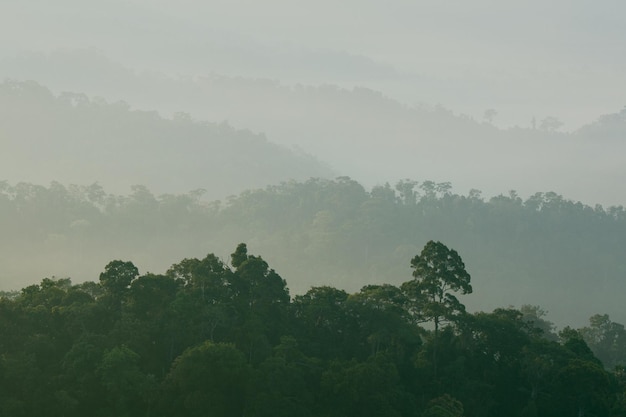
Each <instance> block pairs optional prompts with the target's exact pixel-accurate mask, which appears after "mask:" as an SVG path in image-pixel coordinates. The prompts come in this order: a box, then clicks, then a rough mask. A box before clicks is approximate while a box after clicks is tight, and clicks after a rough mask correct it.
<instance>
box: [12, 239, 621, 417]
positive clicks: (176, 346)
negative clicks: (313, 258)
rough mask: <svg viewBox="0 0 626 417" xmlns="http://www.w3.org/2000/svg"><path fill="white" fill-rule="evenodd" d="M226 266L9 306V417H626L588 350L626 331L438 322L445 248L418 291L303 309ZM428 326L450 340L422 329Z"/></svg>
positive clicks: (488, 318) (506, 319)
mask: <svg viewBox="0 0 626 417" xmlns="http://www.w3.org/2000/svg"><path fill="white" fill-rule="evenodd" d="M426 249H427V250H426ZM431 249H432V250H431ZM231 259H232V265H231V266H228V265H226V264H224V263H223V262H222V261H220V260H219V258H217V257H216V256H215V255H214V254H209V255H207V256H206V257H204V258H202V259H197V258H186V259H183V260H182V261H181V262H179V263H177V264H174V265H172V267H171V268H170V269H169V270H168V271H167V273H166V274H165V275H157V274H152V273H147V274H144V275H140V276H138V272H137V269H136V268H135V267H134V265H133V264H132V263H130V262H121V261H113V262H111V263H109V264H108V265H107V267H106V268H105V271H104V272H103V273H102V275H101V276H102V280H101V283H90V284H80V285H73V284H72V283H71V281H70V280H69V279H49V278H46V279H44V280H42V281H41V283H40V284H37V285H32V286H28V287H26V288H24V289H23V290H22V291H21V292H20V293H19V294H18V295H16V296H15V297H13V298H1V299H0V332H1V334H2V338H0V416H1V417H4V416H7V417H14V416H18V417H21V416H24V417H26V416H32V415H49V416H53V417H57V416H59V417H61V416H63V417H79V416H84V415H94V416H142V415H145V416H164V417H165V416H171V415H176V416H206V415H211V416H229V417H230V416H260V417H263V416H292V415H298V416H304V417H307V416H311V417H312V416H326V417H332V416H337V417H339V416H346V415H362V416H381V415H384V416H403V417H404V416H407V417H409V416H410V417H417V416H437V417H443V416H445V417H453V416H462V415H481V416H486V417H492V416H493V417H497V416H503V415H507V416H520V417H521V416H544V415H545V416H561V415H562V416H569V415H571V416H575V415H583V414H584V415H597V416H620V415H624V413H626V406H625V404H626V401H624V393H625V392H626V378H624V375H623V372H621V371H620V368H617V369H616V370H615V371H614V372H611V371H608V370H607V369H605V367H603V365H602V363H601V362H600V360H598V358H596V356H594V353H593V351H592V349H590V347H593V346H594V345H593V344H592V343H591V342H593V341H596V342H597V346H595V348H597V349H599V350H598V351H600V352H601V351H602V350H601V348H602V347H603V346H614V344H615V343H616V341H619V340H620V339H619V337H620V335H621V333H620V331H621V330H620V329H623V326H621V325H620V324H618V323H613V322H611V321H610V320H609V318H608V316H604V315H597V316H593V317H592V318H591V321H590V326H589V327H588V328H584V329H581V330H573V329H571V328H565V329H563V330H562V331H561V332H560V334H559V338H560V339H559V341H558V342H557V341H554V340H551V339H550V338H546V337H545V335H544V334H543V333H542V332H541V331H540V330H541V328H547V329H552V327H551V326H550V325H549V323H542V322H539V324H540V325H541V327H538V326H537V321H536V320H537V319H541V317H542V316H543V313H542V311H541V310H540V309H539V308H533V307H528V306H526V307H524V308H523V309H522V310H516V309H513V308H499V309H496V310H494V311H492V312H490V313H486V312H479V313H474V314H469V313H467V312H465V313H463V314H461V313H460V312H462V311H463V309H462V308H459V306H455V305H452V304H446V305H445V306H446V308H448V307H447V306H448V305H450V306H453V307H454V308H453V309H451V310H450V311H449V312H448V310H446V308H444V309H441V310H437V309H433V308H430V307H428V304H427V302H442V303H444V304H445V303H446V294H447V292H448V291H454V290H459V291H460V292H463V291H465V292H469V291H470V289H471V286H469V275H468V274H467V273H466V272H465V271H464V267H463V263H462V261H461V260H460V257H459V256H458V254H457V253H456V252H455V251H454V250H452V249H448V248H447V247H445V246H444V245H443V244H441V243H435V242H431V243H429V244H427V246H426V248H425V250H424V251H422V252H421V253H420V255H418V256H416V257H415V258H414V262H413V265H414V271H415V273H414V277H413V280H412V281H409V282H412V283H413V284H411V285H410V286H403V287H402V288H399V287H397V286H394V285H391V284H372V285H366V286H364V287H362V288H361V290H360V291H358V292H355V293H348V292H347V291H345V290H341V289H337V288H334V287H331V286H321V287H313V288H311V289H310V290H309V291H307V292H306V293H305V294H303V295H297V296H295V297H294V299H293V300H291V299H290V297H289V292H288V290H287V287H286V282H285V280H283V279H282V278H281V277H280V276H279V275H278V274H277V273H276V272H275V271H274V270H273V269H271V268H270V267H269V265H268V263H267V262H266V261H264V260H263V258H261V257H260V256H255V255H252V254H249V253H248V247H247V245H245V244H240V245H238V246H237V248H236V249H235V251H234V253H233V257H232V258H231ZM421 281H424V282H428V285H425V284H424V285H421ZM407 288H409V289H411V290H414V291H413V292H409V291H407ZM417 290H419V291H421V292H423V293H424V294H423V295H422V293H421V292H417ZM429 291H430V292H429ZM112 297H115V300H116V301H117V303H116V304H115V307H116V308H115V309H113V308H111V307H112V303H111V300H112ZM418 301H419V303H418ZM432 311H436V312H440V311H441V312H443V313H445V314H450V316H445V317H444V316H442V318H443V319H444V320H451V319H454V326H452V325H447V326H442V328H441V329H436V328H435V329H433V328H432V327H430V328H424V327H421V319H423V318H428V317H429V316H428V314H431V312H432ZM585 338H588V339H589V340H590V344H589V345H588V344H587V343H586V342H585Z"/></svg>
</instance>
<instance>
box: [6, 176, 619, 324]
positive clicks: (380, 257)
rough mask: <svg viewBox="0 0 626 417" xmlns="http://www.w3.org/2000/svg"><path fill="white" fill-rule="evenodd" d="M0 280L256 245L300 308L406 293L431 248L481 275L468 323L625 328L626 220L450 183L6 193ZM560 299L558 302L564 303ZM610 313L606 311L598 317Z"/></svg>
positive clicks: (18, 189) (614, 211)
mask: <svg viewBox="0 0 626 417" xmlns="http://www.w3.org/2000/svg"><path fill="white" fill-rule="evenodd" d="M0 213H1V216H0V225H1V227H2V230H3V233H2V234H1V235H0V246H1V247H2V251H0V261H1V262H0V265H1V267H0V279H1V282H2V285H3V288H0V289H2V290H5V291H9V290H16V289H18V288H20V287H22V286H25V285H27V284H31V283H36V282H38V281H39V280H41V279H42V278H43V277H50V276H56V277H71V278H72V280H73V281H74V282H77V283H80V282H83V281H90V280H94V279H96V278H97V277H98V274H99V273H100V268H102V265H105V264H106V263H107V262H108V261H109V260H110V259H120V258H130V259H133V261H134V262H135V263H136V264H137V265H138V267H139V268H140V269H141V270H142V271H146V270H147V271H158V270H165V269H166V268H167V267H168V266H169V265H171V264H172V263H174V262H176V261H177V259H180V258H183V257H187V256H189V255H191V256H195V257H202V256H203V254H204V253H206V252H212V253H216V254H217V255H218V257H219V258H227V257H228V254H229V253H230V251H231V250H232V249H229V248H230V247H232V246H233V245H235V244H236V243H237V242H248V243H250V244H252V245H254V247H256V248H258V250H259V251H261V252H262V253H263V254H264V257H265V258H266V259H268V261H269V262H271V264H272V265H274V266H275V268H276V269H277V270H280V271H282V272H283V273H284V274H285V275H286V276H289V277H291V279H290V288H291V289H292V294H303V293H304V292H306V291H307V290H308V288H310V287H311V286H323V285H332V286H337V287H339V288H341V289H344V290H346V291H349V292H354V291H358V290H359V289H360V288H361V287H362V286H363V285H368V284H376V283H379V282H381V281H384V282H389V283H391V284H394V285H400V284H401V283H403V282H404V281H405V280H406V277H407V276H409V275H410V273H411V270H410V265H409V264H408V263H407V262H406V260H407V259H411V258H412V257H413V256H415V254H416V253H418V252H419V250H420V248H421V247H422V246H423V245H424V244H425V243H426V242H427V241H428V240H439V241H442V242H446V243H447V244H449V245H450V246H451V247H453V248H455V249H456V250H458V252H459V253H462V254H463V259H464V262H465V264H466V265H467V267H468V268H469V269H470V270H471V271H473V282H472V286H473V287H474V289H475V295H474V296H473V297H471V299H470V300H468V301H467V307H468V309H469V310H470V311H477V310H481V309H482V310H488V311H489V310H492V309H494V308H496V307H499V306H509V305H512V306H517V307H518V308H519V307H520V306H521V305H523V304H531V305H539V306H542V307H543V308H545V309H546V310H548V311H549V314H550V319H551V320H553V321H554V322H556V323H558V325H559V326H565V325H575V326H583V325H584V324H585V323H587V319H588V318H589V317H590V316H592V315H594V314H609V315H610V317H612V318H614V319H615V320H617V321H618V322H626V316H624V311H623V309H621V308H620V306H621V304H622V303H621V301H622V300H621V296H620V294H622V293H624V291H626V288H625V286H626V282H625V281H624V276H625V275H626V260H625V259H624V257H623V253H622V252H623V251H622V248H623V247H625V246H626V241H625V239H626V212H625V211H624V208H623V207H621V206H618V207H608V208H603V207H601V206H595V207H591V206H587V205H585V204H582V203H580V202H574V201H571V200H568V199H566V198H564V197H562V196H561V195H559V194H556V193H554V192H542V193H536V194H534V195H532V196H530V197H528V198H526V199H523V198H522V197H520V196H519V195H517V193H515V192H511V193H509V194H508V195H499V196H495V197H491V198H485V197H483V196H482V195H481V193H480V192H479V191H477V190H472V191H470V192H469V193H468V194H467V195H461V194H456V193H454V192H453V191H452V186H451V184H449V183H435V182H433V181H415V180H402V181H398V182H397V183H396V184H394V185H393V186H392V185H389V184H384V185H379V186H375V187H373V188H371V189H369V190H368V189H366V188H365V187H364V186H362V185H361V184H359V183H358V182H356V181H354V180H351V179H350V178H347V177H339V178H337V179H334V180H325V179H310V180H307V181H303V182H297V181H291V182H285V183H282V184H280V185H275V186H270V187H267V188H264V189H256V190H250V191H246V192H243V193H241V194H239V195H235V196H232V197H231V198H230V199H228V200H226V201H221V202H220V201H210V202H209V201H207V200H206V199H205V198H204V197H203V193H202V191H201V190H199V191H194V192H190V193H187V194H161V195H155V194H153V193H152V192H151V191H150V190H149V189H148V188H147V187H145V186H134V187H133V189H132V192H131V193H130V194H128V195H116V194H109V193H107V192H106V190H105V189H104V188H103V187H101V186H100V185H98V184H97V183H95V184H92V185H86V186H84V185H81V186H78V185H69V186H65V185H62V184H60V183H56V182H54V183H51V184H50V185H49V186H42V185H35V184H30V183H18V184H15V185H11V184H9V183H7V182H4V183H0ZM555 294H558V299H557V298H555ZM600 308H601V310H598V309H600Z"/></svg>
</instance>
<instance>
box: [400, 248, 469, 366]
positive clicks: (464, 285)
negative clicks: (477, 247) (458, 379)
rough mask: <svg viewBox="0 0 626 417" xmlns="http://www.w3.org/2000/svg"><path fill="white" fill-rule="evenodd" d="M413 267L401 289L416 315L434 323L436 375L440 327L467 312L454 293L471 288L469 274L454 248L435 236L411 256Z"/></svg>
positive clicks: (422, 319)
mask: <svg viewBox="0 0 626 417" xmlns="http://www.w3.org/2000/svg"><path fill="white" fill-rule="evenodd" d="M411 268H412V269H413V279H412V280H410V281H407V282H405V283H404V284H402V290H403V291H404V292H405V293H406V295H407V296H408V297H409V299H410V300H411V301H412V304H413V308H412V310H413V313H414V315H415V317H416V319H417V320H418V321H422V322H426V321H427V322H432V323H433V325H434V329H435V332H434V339H433V343H434V346H433V368H434V373H435V376H436V374H437V338H438V336H439V328H440V326H441V325H442V324H443V323H446V322H451V321H454V320H455V319H456V318H458V317H459V316H460V315H463V314H464V313H465V306H464V305H463V304H461V302H460V301H459V300H458V299H457V298H456V296H455V295H454V294H453V293H456V292H460V293H461V294H470V293H471V292H472V286H471V285H470V274H469V273H468V272H467V271H466V270H465V264H464V263H463V260H462V259H461V257H460V256H459V254H458V253H457V252H456V251H455V250H454V249H448V247H447V246H446V245H444V244H443V243H441V242H435V241H432V240H431V241H429V242H428V243H427V244H426V246H424V248H423V249H422V251H421V253H420V254H419V255H416V256H415V257H414V258H413V259H412V260H411Z"/></svg>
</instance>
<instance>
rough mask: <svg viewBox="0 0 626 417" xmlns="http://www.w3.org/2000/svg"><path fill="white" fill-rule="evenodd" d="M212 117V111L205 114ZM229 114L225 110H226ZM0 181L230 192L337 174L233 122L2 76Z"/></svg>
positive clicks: (218, 194)
mask: <svg viewBox="0 0 626 417" xmlns="http://www.w3.org/2000/svg"><path fill="white" fill-rule="evenodd" d="M207 117H208V118H210V115H207ZM220 120H223V119H220ZM0 148H2V149H3V150H10V152H0V166H1V167H2V172H1V173H0V180H7V179H8V180H15V181H32V182H48V181H50V180H55V181H59V182H62V183H78V182H80V183H91V182H96V181H98V182H100V183H101V184H105V185H107V186H108V188H109V189H114V190H116V191H117V192H125V191H126V190H128V188H129V187H130V186H131V185H133V184H144V185H146V186H149V187H150V188H151V189H154V190H158V191H159V192H185V191H188V190H192V189H199V188H203V189H206V190H208V192H207V193H208V197H210V198H224V197H226V196H228V195H230V194H234V193H238V192H241V191H243V190H245V189H248V188H255V187H264V186H266V185H269V184H274V183H278V182H280V181H287V180H289V179H300V180H304V179H306V178H309V177H312V176H313V177H318V176H320V177H324V176H329V175H332V172H331V170H330V168H328V167H327V166H326V165H324V164H322V163H321V162H319V161H318V160H316V159H315V158H313V157H311V156H309V155H305V154H303V153H299V152H294V151H293V150H291V149H289V148H287V147H285V146H280V145H276V144H274V143H271V142H269V141H268V140H267V139H266V138H265V136H264V135H260V134H254V133H252V132H250V131H247V130H237V129H235V128H233V127H231V126H229V125H228V124H227V123H220V124H213V123H208V122H197V121H194V120H192V119H191V118H190V116H189V115H187V114H184V113H179V114H177V115H175V116H174V118H173V119H165V118H163V117H161V116H160V115H159V114H158V113H156V112H154V111H138V110H131V108H130V107H129V105H127V104H126V103H124V102H114V103H108V102H106V101H104V99H101V98H89V97H87V96H86V95H84V94H77V93H61V94H59V95H54V94H52V93H51V92H50V91H49V90H48V89H47V88H45V87H43V86H41V85H39V84H37V83H35V82H15V81H5V82H4V83H2V84H0Z"/></svg>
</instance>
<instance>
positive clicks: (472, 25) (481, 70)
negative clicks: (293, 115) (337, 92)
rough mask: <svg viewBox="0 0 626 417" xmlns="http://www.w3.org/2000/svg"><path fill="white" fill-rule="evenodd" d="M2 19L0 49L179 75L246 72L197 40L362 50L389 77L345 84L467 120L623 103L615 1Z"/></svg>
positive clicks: (113, 11)
mask: <svg viewBox="0 0 626 417" xmlns="http://www.w3.org/2000/svg"><path fill="white" fill-rule="evenodd" d="M0 27H1V29H0V30H1V31H2V36H0V48H1V49H0V56H4V57H6V56H10V55H11V54H14V53H15V52H17V51H21V50H30V51H51V50H55V49H58V48H96V49H98V50H100V51H101V52H102V53H103V54H105V55H106V56H108V57H110V58H112V59H114V60H117V61H120V62H122V63H124V64H126V65H129V66H131V67H133V68H137V69H152V70H155V71H164V72H177V73H178V74H198V73H207V72H210V71H217V72H226V71H228V72H231V73H232V74H226V75H244V76H250V74H251V73H254V59H252V61H250V60H248V61H246V63H245V65H243V64H242V65H241V68H237V62H238V61H236V60H235V61H232V62H230V64H228V65H227V64H226V63H220V62H214V63H213V65H211V63H210V62H206V61H203V60H202V59H201V58H202V57H201V56H195V57H194V56H186V57H185V55H184V53H183V52H185V51H188V50H195V51H197V52H198V54H199V55H201V54H202V49H194V48H202V47H205V46H206V45H212V46H213V47H215V46H216V45H217V47H220V46H221V47H222V48H223V49H226V50H228V49H229V48H231V49H233V48H234V49H238V51H239V53H241V54H246V53H250V54H251V55H254V56H256V59H257V62H258V65H259V67H263V65H264V62H263V61H266V60H268V59H271V58H272V56H274V57H275V56H277V55H280V56H282V57H283V58H284V59H288V58H285V56H287V57H288V56H289V55H290V54H291V55H292V56H293V59H298V57H300V58H301V57H302V53H303V52H302V51H304V53H306V52H307V51H308V52H314V53H317V54H318V55H317V56H324V55H323V53H335V54H349V55H357V56H363V57H366V58H369V59H371V60H372V61H373V63H375V64H377V65H380V66H381V67H383V68H389V69H390V70H391V71H392V72H391V73H392V74H395V76H391V75H387V76H384V77H380V76H378V77H370V79H367V77H359V78H358V79H355V80H354V81H353V83H354V84H357V85H365V86H368V87H371V88H374V89H378V90H381V91H383V92H384V93H385V94H388V95H390V96H391V97H394V98H397V99H399V100H401V101H403V102H405V103H407V104H416V103H427V104H432V105H435V104H442V105H445V106H446V107H448V108H451V109H452V110H454V111H457V112H460V113H466V114H469V115H471V116H473V117H475V118H477V119H480V118H482V115H483V112H484V110H485V109H487V108H494V109H496V110H497V111H498V115H497V116H496V117H495V119H494V122H495V123H496V124H497V125H499V126H501V127H507V126H511V125H515V124H517V125H520V126H527V125H528V124H529V123H530V120H531V119H532V117H533V116H534V117H536V118H543V117H546V116H548V115H550V116H555V117H558V118H560V119H562V120H563V121H564V122H565V128H566V129H575V128H577V127H579V126H580V125H582V124H584V123H587V122H589V121H592V120H594V119H595V118H597V116H599V115H600V114H605V113H612V112H616V111H619V110H620V109H621V108H622V107H623V106H624V105H626V97H625V96H626V93H625V92H626V53H624V45H625V41H626V2H624V1H616V0H606V1H575V0H570V1H563V0H557V1H550V2H545V1H537V0H532V1H524V2H521V1H507V2H503V1H492V0H480V1H467V0H466V1H441V0H440V1H434V0H433V1H415V0H413V1H408V0H395V1H385V2H383V1H363V0H361V1H353V0H348V1H343V2H335V1H333V2H331V1H328V0H317V1H294V0H290V1H287V0H269V1H262V2H261V1H258V0H256V1H253V0H229V1H195V0H178V1H169V0H127V1H122V0H108V1H107V2H95V1H84V0H82V1H78V0H59V1H55V2H50V1H44V0H20V1H16V0H2V2H1V3H0ZM187 48H188V49H187ZM181 56H182V57H181ZM322 60H323V59H322ZM250 62H252V63H253V65H251V64H250ZM332 65H333V64H332V63H328V64H327V65H326V66H324V62H320V67H322V68H324V69H325V70H326V71H325V72H323V73H320V76H319V77H314V76H312V75H311V72H307V73H302V74H300V73H299V72H298V71H297V68H296V69H293V68H292V69H291V70H290V72H289V73H287V72H288V71H287V70H284V71H283V72H280V71H279V70H267V69H265V70H263V71H259V72H258V74H259V75H258V76H261V77H268V78H274V79H281V80H287V81H289V82H302V83H323V82H328V83H337V84H340V85H347V86H349V84H350V82H351V81H350V80H347V79H346V77H345V74H342V77H333V72H332V71H331V69H332V68H333V67H332ZM329 68H330V69H329Z"/></svg>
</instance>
